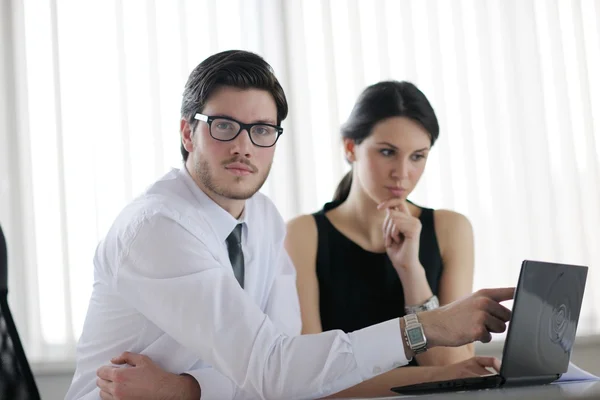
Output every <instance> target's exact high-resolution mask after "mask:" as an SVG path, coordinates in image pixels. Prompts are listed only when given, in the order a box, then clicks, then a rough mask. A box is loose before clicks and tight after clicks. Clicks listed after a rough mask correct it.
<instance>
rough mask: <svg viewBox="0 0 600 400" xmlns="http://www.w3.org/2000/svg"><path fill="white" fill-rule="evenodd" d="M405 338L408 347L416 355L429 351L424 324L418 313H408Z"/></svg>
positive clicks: (405, 319)
mask: <svg viewBox="0 0 600 400" xmlns="http://www.w3.org/2000/svg"><path fill="white" fill-rule="evenodd" d="M403 318H404V338H405V339H406V343H407V344H408V347H410V349H411V350H412V352H413V353H415V355H417V354H421V353H423V352H425V351H427V338H426V337H425V332H423V325H421V323H420V322H419V318H417V314H407V315H405V316H404V317H403Z"/></svg>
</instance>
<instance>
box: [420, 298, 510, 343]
mask: <svg viewBox="0 0 600 400" xmlns="http://www.w3.org/2000/svg"><path fill="white" fill-rule="evenodd" d="M514 292H515V289H514V288H497V289H482V290H479V291H477V292H475V293H473V294H472V295H469V296H467V297H465V298H463V299H461V300H457V301H455V302H453V303H450V304H448V305H446V306H444V307H441V308H438V309H436V310H432V311H425V312H422V313H419V314H418V316H419V322H421V324H422V325H423V330H424V332H425V336H426V337H427V343H428V346H429V347H433V346H453V347H454V346H462V345H464V344H468V343H471V342H475V341H480V342H483V343H487V342H489V341H490V340H492V335H491V333H501V332H504V331H505V330H506V322H507V321H509V320H510V317H511V311H510V310H509V309H508V308H506V307H504V306H503V305H501V304H500V302H501V301H505V300H510V299H512V298H513V296H514Z"/></svg>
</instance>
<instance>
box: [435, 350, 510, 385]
mask: <svg viewBox="0 0 600 400" xmlns="http://www.w3.org/2000/svg"><path fill="white" fill-rule="evenodd" d="M438 368H439V371H440V372H439V373H437V374H434V375H433V379H434V380H435V381H449V380H452V379H460V378H471V377H477V376H482V375H489V374H492V373H493V372H490V371H489V370H488V369H487V368H492V369H493V370H494V371H495V372H496V373H499V372H500V360H498V359H497V358H495V357H478V356H476V357H472V358H469V359H468V360H465V361H461V362H459V363H456V364H451V365H448V366H445V367H438Z"/></svg>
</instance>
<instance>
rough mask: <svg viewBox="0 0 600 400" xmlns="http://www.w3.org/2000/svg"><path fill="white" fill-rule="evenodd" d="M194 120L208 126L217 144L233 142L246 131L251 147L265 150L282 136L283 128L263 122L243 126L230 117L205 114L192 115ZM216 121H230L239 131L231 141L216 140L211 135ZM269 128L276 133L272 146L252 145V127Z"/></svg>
mask: <svg viewBox="0 0 600 400" xmlns="http://www.w3.org/2000/svg"><path fill="white" fill-rule="evenodd" d="M194 119H195V120H198V121H203V122H206V123H207V124H208V133H209V135H210V137H211V138H213V139H215V140H218V141H219V142H231V141H232V140H235V138H237V137H238V136H239V135H240V133H242V131H243V130H246V132H247V133H248V137H249V138H250V141H251V142H252V144H253V145H255V146H256V147H262V148H265V149H268V148H269V147H273V146H275V144H276V143H277V141H278V140H279V137H280V136H281V135H283V128H282V127H281V126H279V125H273V124H266V123H264V122H259V123H255V124H244V123H242V122H240V121H238V120H236V119H233V118H231V117H224V116H213V115H205V114H201V113H196V115H194ZM216 119H224V120H227V121H231V122H235V123H236V124H238V125H239V126H240V130H239V131H238V133H236V134H235V135H234V136H233V137H232V138H231V139H218V138H216V137H214V136H213V134H212V123H213V121H214V120H216ZM261 125H262V126H269V127H271V128H275V131H276V132H277V137H276V138H275V141H274V142H273V144H272V145H270V146H262V145H260V144H256V143H254V139H252V135H251V134H250V130H251V129H252V128H253V127H254V126H261Z"/></svg>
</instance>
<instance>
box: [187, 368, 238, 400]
mask: <svg viewBox="0 0 600 400" xmlns="http://www.w3.org/2000/svg"><path fill="white" fill-rule="evenodd" d="M185 374H188V375H190V376H192V377H193V378H194V379H196V381H197V382H198V384H199V385H200V397H201V398H202V400H212V399H216V400H221V399H223V400H225V399H233V398H234V397H235V392H236V387H235V384H234V383H233V382H232V381H231V379H229V378H227V377H226V376H225V375H223V374H221V373H220V372H219V371H217V370H215V369H214V368H201V369H195V370H193V371H186V372H185Z"/></svg>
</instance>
